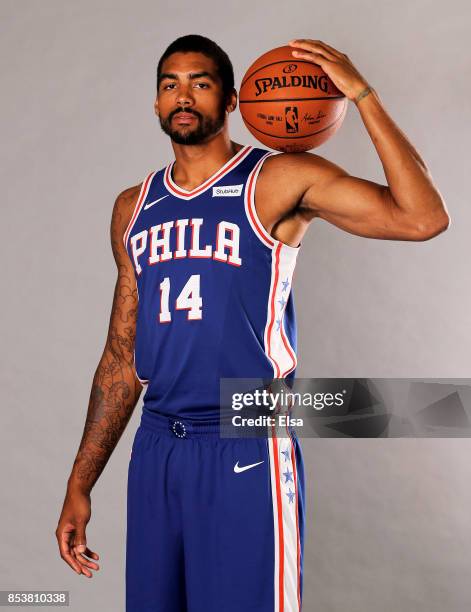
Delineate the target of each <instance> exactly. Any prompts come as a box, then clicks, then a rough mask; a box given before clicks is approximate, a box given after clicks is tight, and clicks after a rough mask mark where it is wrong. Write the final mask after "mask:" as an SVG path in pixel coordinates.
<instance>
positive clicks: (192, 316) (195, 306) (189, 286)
mask: <svg viewBox="0 0 471 612" xmlns="http://www.w3.org/2000/svg"><path fill="white" fill-rule="evenodd" d="M169 301H170V279H169V277H168V276H166V277H165V278H164V280H163V281H162V282H161V283H160V313H159V321H160V323H170V322H171V320H172V314H171V312H170V308H169ZM175 310H188V315H187V318H188V321H196V320H198V319H202V318H203V299H202V297H201V295H200V275H199V274H192V275H191V276H190V278H189V279H188V281H187V282H186V284H185V286H184V287H183V289H182V290H181V291H180V293H179V295H178V297H177V299H176V300H175Z"/></svg>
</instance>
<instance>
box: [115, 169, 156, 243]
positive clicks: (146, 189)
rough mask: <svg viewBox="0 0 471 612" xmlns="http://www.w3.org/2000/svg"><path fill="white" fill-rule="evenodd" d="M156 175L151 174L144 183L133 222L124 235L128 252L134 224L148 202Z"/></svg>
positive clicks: (135, 208) (133, 215)
mask: <svg viewBox="0 0 471 612" xmlns="http://www.w3.org/2000/svg"><path fill="white" fill-rule="evenodd" d="M155 174H156V172H151V173H150V174H149V175H148V176H147V178H146V179H145V181H143V182H142V186H141V191H140V192H139V197H138V198H137V202H136V206H135V207H134V211H133V213H132V215H131V220H130V221H129V223H128V226H127V228H126V231H125V232H124V234H123V243H124V248H125V249H126V251H127V250H128V238H129V234H130V233H131V230H132V228H133V227H134V224H135V223H136V219H137V217H138V216H139V212H140V210H141V208H142V205H143V204H144V202H145V200H146V197H147V194H148V193H149V187H150V185H151V183H152V179H153V178H154V176H155Z"/></svg>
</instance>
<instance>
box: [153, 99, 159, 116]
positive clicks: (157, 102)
mask: <svg viewBox="0 0 471 612" xmlns="http://www.w3.org/2000/svg"><path fill="white" fill-rule="evenodd" d="M154 112H155V114H156V115H157V117H158V116H159V99H158V96H155V102H154Z"/></svg>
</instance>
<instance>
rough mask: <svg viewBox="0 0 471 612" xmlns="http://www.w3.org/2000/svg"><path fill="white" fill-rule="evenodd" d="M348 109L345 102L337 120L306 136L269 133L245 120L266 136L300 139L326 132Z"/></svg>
mask: <svg viewBox="0 0 471 612" xmlns="http://www.w3.org/2000/svg"><path fill="white" fill-rule="evenodd" d="M346 109H347V105H346V104H345V106H344V108H343V109H342V111H341V113H340V115H339V116H338V117H337V119H335V121H332V123H329V125H328V126H326V127H324V128H322V129H321V130H318V131H317V132H313V133H312V134H305V135H304V136H275V135H274V134H269V133H268V132H262V130H259V129H258V128H256V127H255V126H254V125H252V124H251V123H250V121H246V120H245V119H244V122H245V123H247V125H250V127H252V128H253V129H254V130H255V131H256V132H260V134H265V136H270V138H281V139H283V140H296V139H300V138H310V137H311V136H315V135H316V134H320V133H321V132H325V131H326V130H328V129H329V128H331V127H332V126H333V125H335V124H336V123H337V122H338V121H340V119H341V118H342V115H343V114H344V111H345V110H346Z"/></svg>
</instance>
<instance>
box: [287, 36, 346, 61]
mask: <svg viewBox="0 0 471 612" xmlns="http://www.w3.org/2000/svg"><path fill="white" fill-rule="evenodd" d="M289 44H290V45H291V46H292V47H293V48H295V47H297V48H298V49H304V50H305V51H310V52H311V53H317V54H320V55H323V56H324V57H325V58H326V59H328V60H331V61H334V60H337V59H339V57H340V53H339V52H338V51H337V50H336V49H334V48H333V47H329V45H326V44H325V43H323V42H321V41H320V40H305V39H302V38H301V39H296V40H293V41H290V42H289Z"/></svg>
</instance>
